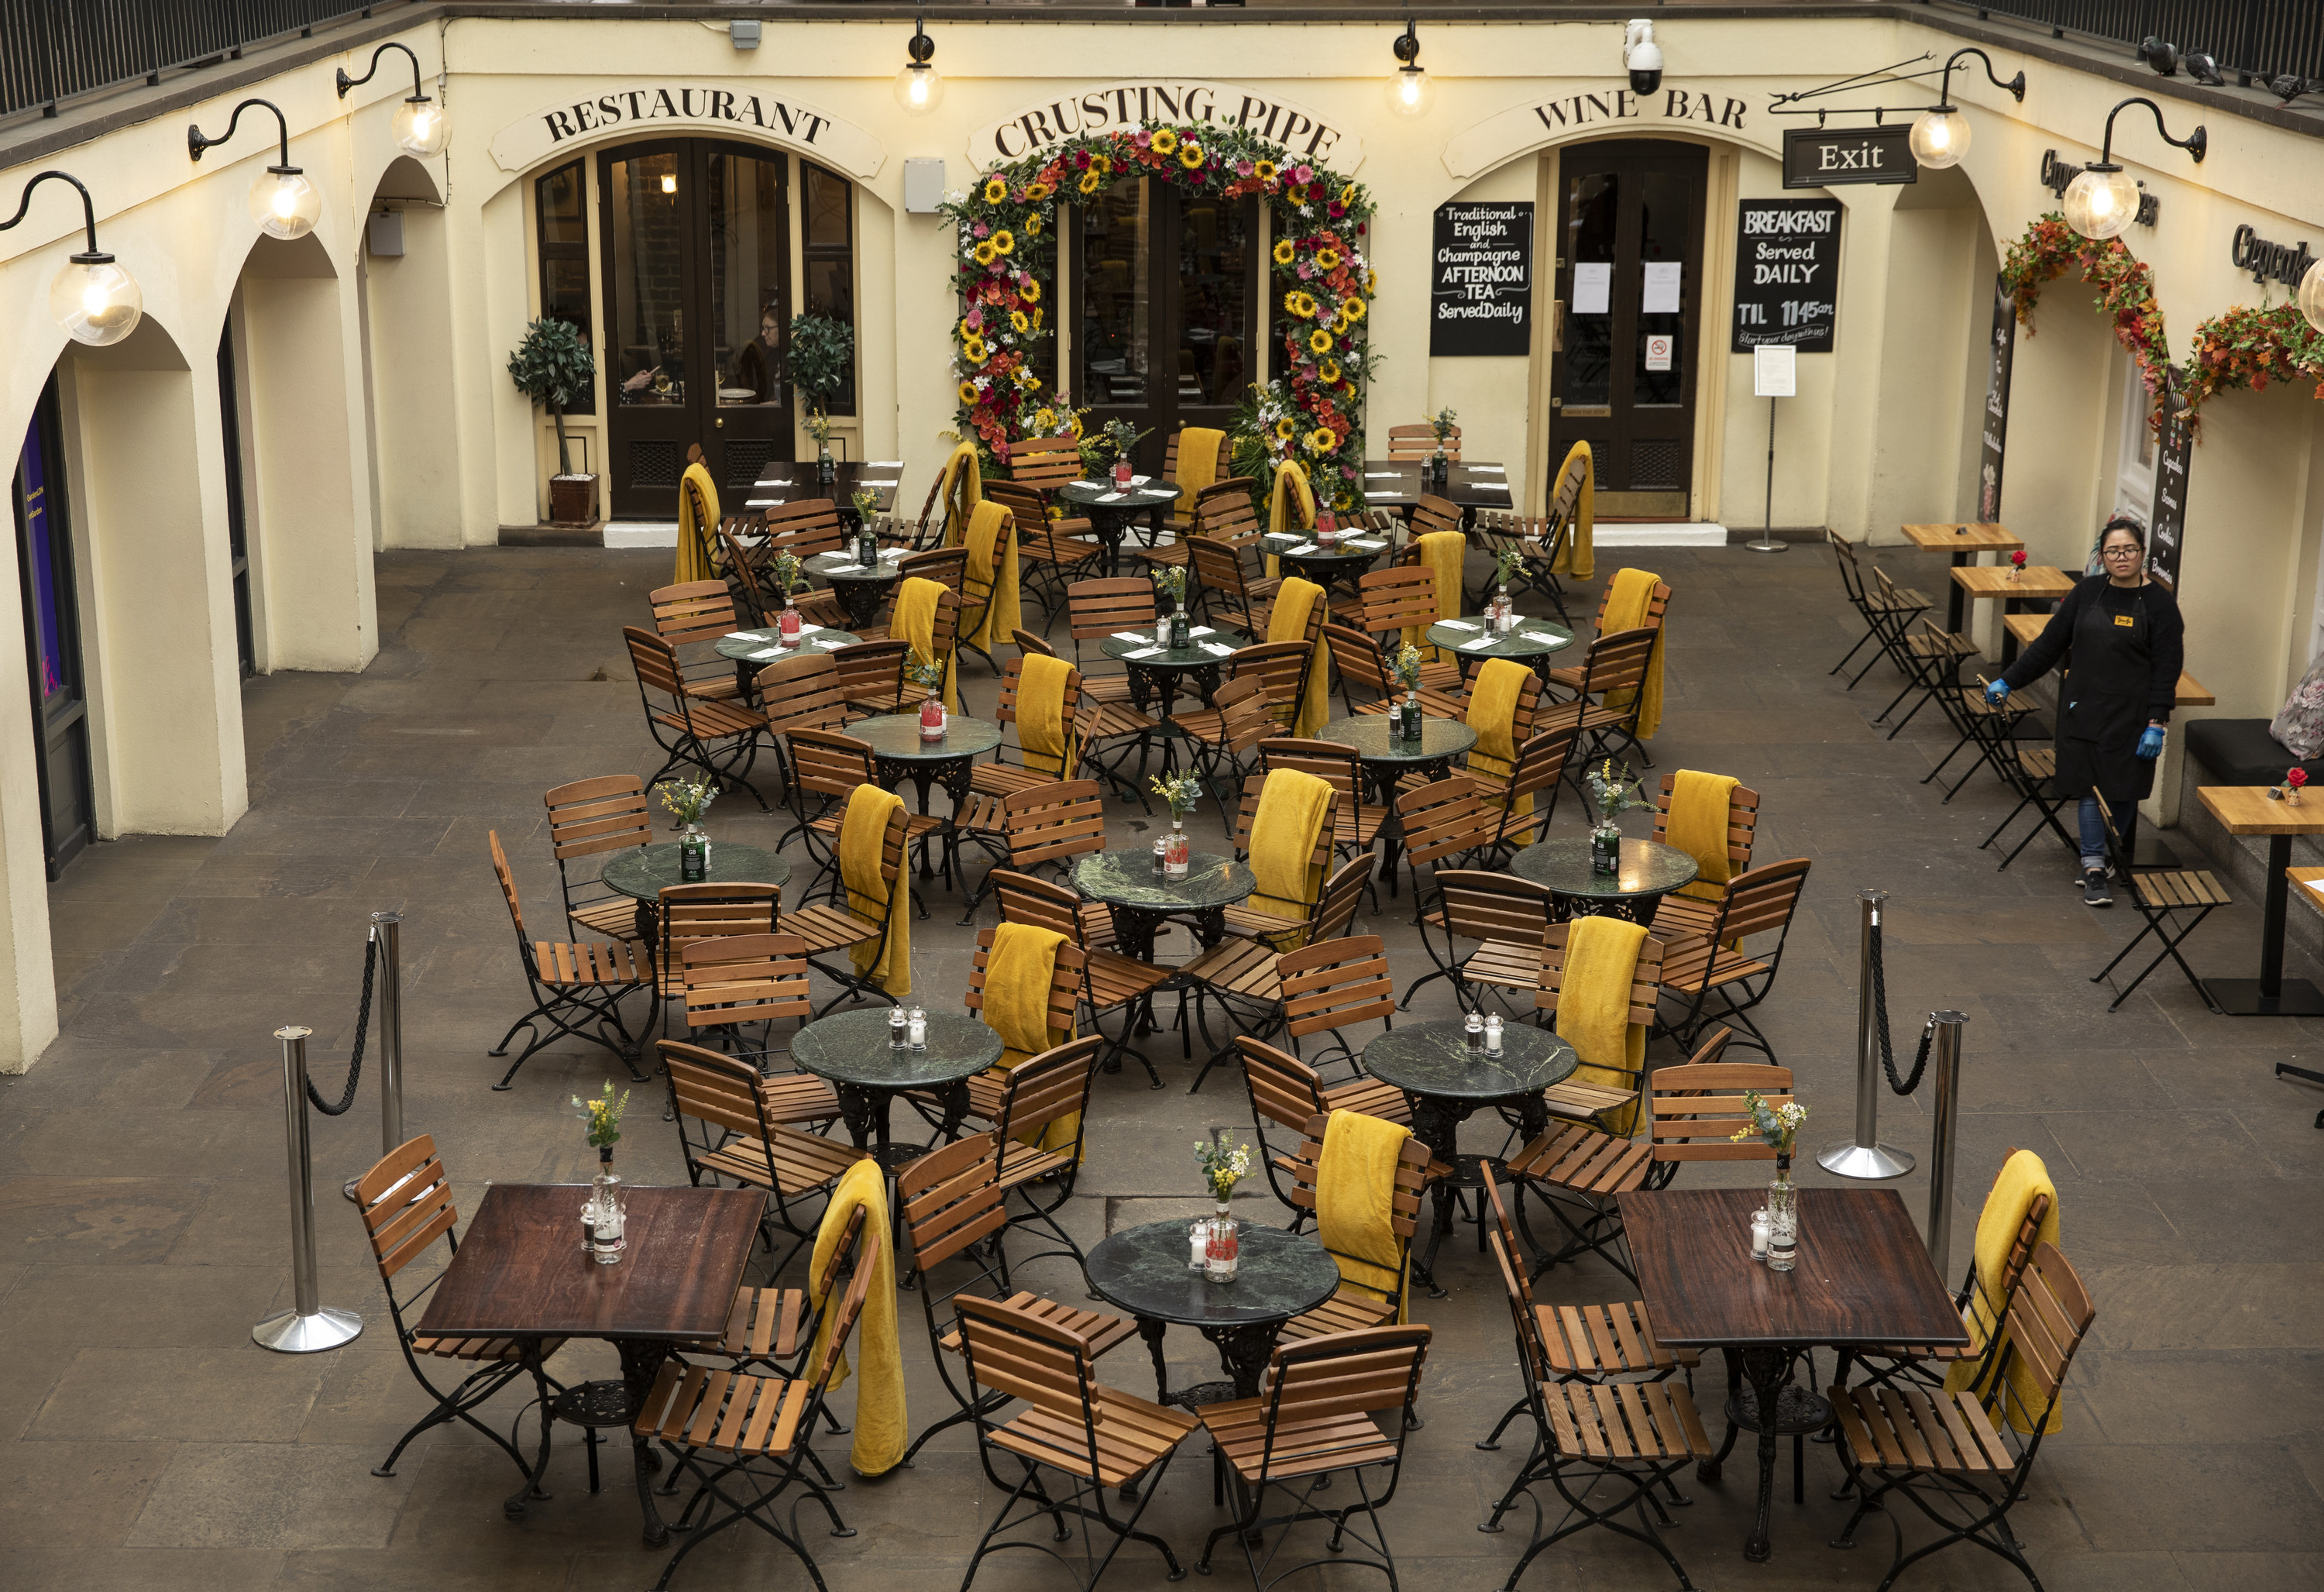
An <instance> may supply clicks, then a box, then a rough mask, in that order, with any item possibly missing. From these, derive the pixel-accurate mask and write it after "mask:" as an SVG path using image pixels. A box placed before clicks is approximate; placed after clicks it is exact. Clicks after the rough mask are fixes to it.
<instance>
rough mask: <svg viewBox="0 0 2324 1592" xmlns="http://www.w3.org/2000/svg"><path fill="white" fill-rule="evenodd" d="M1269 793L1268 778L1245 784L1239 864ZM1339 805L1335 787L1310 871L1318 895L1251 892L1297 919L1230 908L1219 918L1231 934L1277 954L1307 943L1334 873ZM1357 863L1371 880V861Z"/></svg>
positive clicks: (1247, 908)
mask: <svg viewBox="0 0 2324 1592" xmlns="http://www.w3.org/2000/svg"><path fill="white" fill-rule="evenodd" d="M1266 791H1267V776H1266V775H1264V774H1254V775H1252V776H1250V778H1248V779H1245V780H1244V781H1243V782H1242V806H1241V808H1240V811H1239V813H1238V814H1237V816H1236V820H1235V838H1234V849H1235V858H1236V860H1238V861H1240V860H1242V859H1244V858H1247V857H1249V856H1250V831H1251V825H1252V824H1253V823H1254V822H1255V821H1256V819H1257V818H1258V815H1259V801H1260V799H1261V798H1262V797H1263V796H1265V794H1266ZM1339 805H1340V793H1339V791H1338V789H1337V788H1336V787H1334V788H1333V792H1332V795H1331V796H1330V797H1329V798H1328V799H1327V800H1326V801H1325V802H1324V805H1323V823H1322V824H1319V825H1317V827H1316V831H1315V857H1314V862H1313V863H1312V864H1311V865H1310V867H1309V870H1308V877H1309V878H1310V879H1314V880H1315V881H1316V883H1315V884H1314V885H1313V886H1311V887H1310V888H1313V889H1314V891H1315V894H1314V896H1313V897H1307V898H1305V899H1298V900H1294V899H1291V898H1289V897H1270V896H1268V894H1267V892H1265V891H1264V890H1254V891H1252V892H1251V896H1250V898H1251V899H1266V900H1276V901H1278V902H1279V904H1280V905H1282V906H1289V907H1293V908H1296V910H1297V912H1298V916H1296V917H1285V916H1276V915H1275V914H1273V913H1269V912H1263V911H1260V910H1259V908H1257V907H1254V906H1228V907H1226V908H1224V909H1223V910H1222V912H1221V914H1220V919H1221V922H1222V924H1223V925H1224V926H1225V928H1226V932H1227V933H1228V934H1233V935H1236V936H1237V937H1239V938H1242V939H1250V940H1261V941H1264V942H1266V943H1268V945H1269V946H1270V947H1272V948H1274V949H1276V950H1278V951H1279V950H1282V949H1284V948H1285V947H1286V945H1291V944H1304V943H1305V942H1306V939H1307V935H1308V931H1309V929H1310V927H1311V925H1310V923H1309V921H1308V920H1310V919H1311V918H1313V917H1314V914H1315V908H1316V907H1317V906H1318V905H1319V904H1320V903H1321V901H1322V898H1323V889H1322V880H1323V877H1324V875H1326V874H1327V873H1329V872H1330V871H1331V868H1332V856H1333V850H1334V849H1335V847H1336V846H1337V844H1338V833H1339ZM1355 861H1358V862H1360V863H1361V864H1362V865H1363V869H1364V873H1363V878H1364V879H1369V878H1370V877H1371V867H1372V863H1371V859H1370V858H1369V856H1367V857H1362V858H1358V859H1355Z"/></svg>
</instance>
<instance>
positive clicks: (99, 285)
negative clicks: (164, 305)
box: [0, 171, 145, 348]
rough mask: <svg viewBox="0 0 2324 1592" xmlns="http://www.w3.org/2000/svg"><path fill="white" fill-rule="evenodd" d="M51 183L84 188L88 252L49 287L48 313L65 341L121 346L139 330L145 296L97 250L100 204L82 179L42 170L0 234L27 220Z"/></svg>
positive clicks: (76, 257) (82, 205) (110, 258)
mask: <svg viewBox="0 0 2324 1592" xmlns="http://www.w3.org/2000/svg"><path fill="white" fill-rule="evenodd" d="M52 178H53V179H55V180H57V181H59V182H69V183H71V184H72V185H73V187H74V188H76V189H79V191H80V213H81V222H82V225H84V226H85V227H86V228H87V229H88V248H86V249H84V250H82V251H81V252H80V253H78V254H75V255H73V256H72V257H71V259H70V261H69V262H68V263H67V264H66V266H65V268H64V269H63V270H62V271H59V272H57V274H56V277H55V280H53V281H51V282H50V283H49V314H50V315H51V317H54V318H55V320H56V323H57V325H59V326H60V327H63V328H64V332H65V336H69V337H70V338H71V339H72V340H73V341H74V342H76V343H86V344H88V345H89V346H91V347H93V348H102V347H104V346H106V345H107V344H109V343H118V342H120V341H121V340H122V339H123V338H124V337H126V336H129V334H130V333H132V332H134V331H135V330H136V329H137V323H138V321H139V320H140V319H141V318H143V316H144V313H145V295H144V294H143V292H141V291H140V290H138V287H137V279H136V278H134V277H133V276H131V275H130V274H129V273H128V272H127V271H124V270H122V269H121V267H120V266H119V265H118V264H116V263H115V262H114V258H113V256H112V255H110V254H107V253H105V252H104V251H102V250H100V249H99V248H98V247H97V203H96V201H95V200H93V199H91V198H89V197H88V189H86V188H82V187H81V181H80V179H79V178H78V177H75V176H74V175H73V174H72V173H71V172H69V171H43V172H42V173H41V174H40V175H38V176H37V177H35V178H33V179H32V181H30V182H28V183H26V184H25V185H24V195H23V198H22V199H20V200H19V201H18V202H17V205H16V213H15V214H14V216H10V217H8V219H7V220H5V221H0V232H5V231H7V230H8V229H9V228H10V227H12V226H14V225H16V224H17V223H18V222H20V221H22V220H23V219H24V213H25V212H26V211H27V210H29V209H31V208H32V190H33V189H36V188H38V187H40V186H41V184H42V183H43V182H46V181H49V180H50V179H52Z"/></svg>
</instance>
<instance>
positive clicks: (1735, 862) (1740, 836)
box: [1654, 774, 1759, 881]
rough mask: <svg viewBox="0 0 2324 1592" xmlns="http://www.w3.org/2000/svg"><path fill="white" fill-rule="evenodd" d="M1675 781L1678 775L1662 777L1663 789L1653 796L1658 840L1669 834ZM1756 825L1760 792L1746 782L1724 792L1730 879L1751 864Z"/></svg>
mask: <svg viewBox="0 0 2324 1592" xmlns="http://www.w3.org/2000/svg"><path fill="white" fill-rule="evenodd" d="M1677 784H1678V776H1677V775H1675V774H1665V775H1664V776H1663V784H1662V790H1661V792H1660V794H1658V795H1657V796H1655V833H1654V838H1655V842H1657V843H1666V842H1664V841H1663V837H1664V836H1665V835H1666V834H1668V833H1670V805H1671V792H1672V790H1673V789H1674V788H1675V787H1676V786H1677ZM1758 828H1759V793H1758V792H1757V791H1756V790H1753V789H1752V788H1751V787H1749V786H1748V785H1738V786H1737V787H1735V788H1734V789H1733V790H1731V791H1729V792H1728V794H1727V877H1728V879H1729V880H1730V881H1732V880H1733V879H1736V878H1738V876H1740V875H1741V874H1742V873H1743V872H1744V871H1745V870H1748V869H1749V867H1750V866H1751V842H1752V841H1753V839H1754V838H1755V837H1756V836H1757V833H1758Z"/></svg>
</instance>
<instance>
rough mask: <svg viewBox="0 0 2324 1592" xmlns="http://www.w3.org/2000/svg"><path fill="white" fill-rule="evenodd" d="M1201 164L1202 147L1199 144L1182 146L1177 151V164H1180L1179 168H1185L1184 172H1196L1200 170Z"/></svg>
mask: <svg viewBox="0 0 2324 1592" xmlns="http://www.w3.org/2000/svg"><path fill="white" fill-rule="evenodd" d="M1202 163H1203V146H1202V145H1201V144H1199V143H1189V144H1185V145H1183V146H1182V147H1181V148H1180V149H1179V151H1178V164H1180V165H1181V166H1184V167H1185V168H1186V170H1189V171H1193V170H1197V169H1198V168H1200V167H1201V165H1202Z"/></svg>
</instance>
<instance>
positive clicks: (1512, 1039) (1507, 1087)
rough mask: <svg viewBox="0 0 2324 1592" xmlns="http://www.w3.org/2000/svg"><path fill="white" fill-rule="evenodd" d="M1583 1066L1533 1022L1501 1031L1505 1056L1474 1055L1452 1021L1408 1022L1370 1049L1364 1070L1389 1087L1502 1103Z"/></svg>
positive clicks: (1536, 1090)
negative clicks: (1391, 1085)
mask: <svg viewBox="0 0 2324 1592" xmlns="http://www.w3.org/2000/svg"><path fill="white" fill-rule="evenodd" d="M1580 1064H1581V1058H1580V1057H1578V1056H1576V1055H1575V1054H1573V1047H1572V1045H1570V1044H1566V1043H1565V1041H1563V1039H1560V1038H1559V1037H1558V1036H1557V1035H1554V1034H1553V1033H1551V1032H1550V1031H1549V1030H1548V1029H1546V1028H1536V1027H1535V1026H1533V1025H1532V1024H1530V1023H1504V1024H1503V1025H1502V1026H1501V1054H1499V1055H1498V1056H1489V1055H1487V1054H1485V1053H1484V1051H1483V1050H1482V1049H1478V1050H1471V1049H1470V1048H1469V1036H1468V1035H1467V1034H1465V1033H1463V1032H1462V1027H1461V1025H1460V1024H1459V1023H1457V1022H1453V1021H1451V1020H1449V1019H1447V1020H1444V1021H1439V1022H1428V1023H1406V1024H1405V1025H1403V1026H1399V1027H1396V1028H1391V1029H1389V1030H1388V1032H1387V1033H1385V1034H1383V1035H1380V1036H1379V1038H1377V1039H1375V1040H1373V1041H1372V1042H1371V1043H1370V1044H1367V1045H1366V1046H1364V1071H1365V1072H1369V1073H1370V1074H1371V1075H1372V1076H1373V1077H1375V1078H1377V1079H1379V1081H1381V1082H1383V1083H1392V1084H1394V1085H1395V1086H1396V1087H1397V1088H1398V1089H1401V1090H1407V1091H1409V1092H1410V1093H1413V1094H1417V1095H1428V1096H1433V1097H1434V1098H1436V1099H1440V1100H1508V1099H1511V1098H1513V1097H1515V1096H1517V1095H1527V1094H1539V1093H1540V1092H1541V1091H1542V1090H1545V1089H1547V1088H1548V1087H1549V1086H1550V1085H1551V1084H1553V1083H1563V1081H1565V1080H1566V1079H1567V1078H1568V1077H1570V1076H1571V1075H1572V1072H1573V1069H1574V1068H1575V1067H1577V1066H1579V1065H1580Z"/></svg>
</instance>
